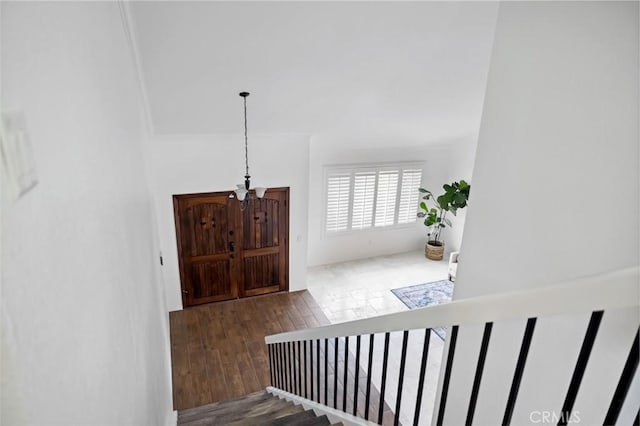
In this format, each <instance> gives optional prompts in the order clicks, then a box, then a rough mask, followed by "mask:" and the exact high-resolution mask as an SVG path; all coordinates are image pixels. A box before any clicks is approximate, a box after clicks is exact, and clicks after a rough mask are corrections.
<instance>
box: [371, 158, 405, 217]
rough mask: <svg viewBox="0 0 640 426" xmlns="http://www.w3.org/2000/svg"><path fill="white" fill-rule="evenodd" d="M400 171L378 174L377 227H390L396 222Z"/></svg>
mask: <svg viewBox="0 0 640 426" xmlns="http://www.w3.org/2000/svg"><path fill="white" fill-rule="evenodd" d="M399 174H400V172H399V171H398V170H392V171H381V172H379V173H378V191H377V194H376V217H375V226H390V225H393V224H394V222H395V212H396V195H397V192H398V177H399Z"/></svg>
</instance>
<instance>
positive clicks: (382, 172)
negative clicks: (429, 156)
mask: <svg viewBox="0 0 640 426" xmlns="http://www.w3.org/2000/svg"><path fill="white" fill-rule="evenodd" d="M421 180H422V165H421V164H417V163H410V164H409V163H404V164H385V165H358V166H336V167H331V168H327V169H326V194H325V196H326V215H325V231H326V232H328V233H338V232H344V231H350V230H363V229H369V228H385V227H391V226H396V225H403V224H411V223H414V222H415V221H416V212H417V210H418V202H419V199H420V194H419V192H418V188H419V187H420V182H421Z"/></svg>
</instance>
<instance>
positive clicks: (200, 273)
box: [188, 260, 237, 303]
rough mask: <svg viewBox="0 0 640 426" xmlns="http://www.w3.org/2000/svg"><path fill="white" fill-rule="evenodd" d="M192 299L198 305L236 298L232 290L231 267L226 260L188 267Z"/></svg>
mask: <svg viewBox="0 0 640 426" xmlns="http://www.w3.org/2000/svg"><path fill="white" fill-rule="evenodd" d="M188 270H189V275H188V276H189V278H190V279H191V288H192V291H193V294H192V298H193V299H194V300H197V302H198V303H207V302H216V301H219V300H227V299H230V298H235V297H237V292H234V291H233V289H232V283H231V276H230V273H231V265H230V262H229V261H228V260H223V261H218V262H204V263H192V264H191V265H189V268H188Z"/></svg>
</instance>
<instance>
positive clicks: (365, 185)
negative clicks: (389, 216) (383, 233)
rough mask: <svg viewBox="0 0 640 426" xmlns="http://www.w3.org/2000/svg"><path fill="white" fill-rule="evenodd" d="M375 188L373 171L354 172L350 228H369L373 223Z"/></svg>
mask: <svg viewBox="0 0 640 426" xmlns="http://www.w3.org/2000/svg"><path fill="white" fill-rule="evenodd" d="M375 190H376V173H375V172H359V173H355V174H354V177H353V208H352V212H351V229H364V228H370V227H371V225H372V224H373V199H374V196H375Z"/></svg>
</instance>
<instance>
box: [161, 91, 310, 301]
mask: <svg viewBox="0 0 640 426" xmlns="http://www.w3.org/2000/svg"><path fill="white" fill-rule="evenodd" d="M240 105H241V104H240V103H239V106H240ZM238 114H239V123H240V125H241V120H242V118H241V114H242V109H241V108H239V109H238ZM151 155H152V164H153V166H152V167H153V171H152V174H153V176H154V177H153V190H154V193H155V199H156V205H157V214H158V228H159V234H160V245H161V250H162V252H163V255H164V268H163V276H164V280H165V282H164V285H165V291H166V297H167V303H168V307H169V310H170V311H171V310H179V309H182V297H181V293H180V273H179V268H178V250H177V244H176V234H175V222H174V217H173V199H172V195H174V194H186V193H197V192H215V191H226V190H232V189H234V188H235V186H236V184H238V183H242V181H243V180H244V178H243V176H244V136H242V135H240V134H238V135H211V136H197V137H196V136H163V137H160V136H158V137H155V138H153V140H152V150H151ZM249 167H250V169H249V173H250V174H251V184H252V186H265V187H279V186H288V187H290V194H289V196H290V207H289V235H290V244H289V290H290V291H295V290H302V289H304V288H306V285H307V284H306V269H307V259H306V253H307V209H308V194H307V188H308V169H309V137H308V136H302V135H251V134H250V135H249Z"/></svg>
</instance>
